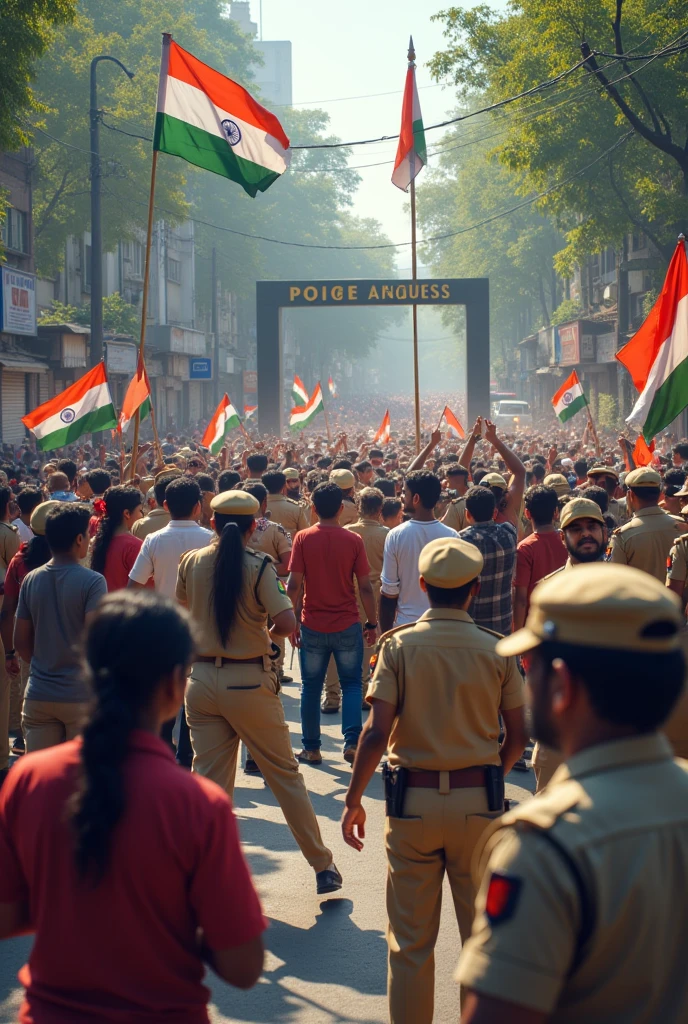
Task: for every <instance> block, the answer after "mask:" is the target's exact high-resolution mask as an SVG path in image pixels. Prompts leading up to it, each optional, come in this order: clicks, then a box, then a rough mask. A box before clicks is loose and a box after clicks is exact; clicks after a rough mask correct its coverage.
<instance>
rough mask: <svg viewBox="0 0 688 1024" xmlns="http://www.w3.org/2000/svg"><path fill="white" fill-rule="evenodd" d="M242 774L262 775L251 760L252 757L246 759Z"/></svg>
mask: <svg viewBox="0 0 688 1024" xmlns="http://www.w3.org/2000/svg"><path fill="white" fill-rule="evenodd" d="M244 773H245V774H246V775H262V774H263V773H262V772H261V770H260V768H259V767H258V765H257V764H256V762H255V761H254V760H253V758H252V757H247V758H246V764H245V765H244Z"/></svg>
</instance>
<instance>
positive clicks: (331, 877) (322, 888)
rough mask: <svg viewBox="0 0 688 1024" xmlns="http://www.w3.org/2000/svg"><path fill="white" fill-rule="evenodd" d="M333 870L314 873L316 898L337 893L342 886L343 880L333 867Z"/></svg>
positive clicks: (326, 869)
mask: <svg viewBox="0 0 688 1024" xmlns="http://www.w3.org/2000/svg"><path fill="white" fill-rule="evenodd" d="M333 868H334V870H333ZM333 868H325V870H324V871H318V872H316V875H315V885H316V892H317V894H318V896H324V895H325V894H326V893H328V892H337V890H338V889H341V887H342V885H343V884H344V879H343V878H342V876H341V875H340V874H339V872H338V871H337V868H336V867H335V866H334V865H333Z"/></svg>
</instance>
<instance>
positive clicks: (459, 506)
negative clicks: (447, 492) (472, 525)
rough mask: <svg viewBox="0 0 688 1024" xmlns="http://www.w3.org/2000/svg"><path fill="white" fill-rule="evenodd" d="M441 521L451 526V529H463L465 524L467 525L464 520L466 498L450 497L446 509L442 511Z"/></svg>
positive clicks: (457, 530)
mask: <svg viewBox="0 0 688 1024" xmlns="http://www.w3.org/2000/svg"><path fill="white" fill-rule="evenodd" d="M442 522H443V523H444V525H445V526H451V528H452V530H456V532H457V533H458V532H459V530H463V529H464V527H465V526H468V523H467V522H466V499H465V498H452V500H451V501H450V502H449V505H448V506H447V511H446V512H445V513H444V516H443V518H442Z"/></svg>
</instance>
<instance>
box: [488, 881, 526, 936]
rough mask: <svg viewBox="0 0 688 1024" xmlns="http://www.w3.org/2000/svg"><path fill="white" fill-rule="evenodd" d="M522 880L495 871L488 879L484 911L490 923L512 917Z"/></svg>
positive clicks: (497, 922) (496, 922)
mask: <svg viewBox="0 0 688 1024" xmlns="http://www.w3.org/2000/svg"><path fill="white" fill-rule="evenodd" d="M522 884H523V880H522V879H521V878H514V876H513V875H504V874H502V873H501V872H499V871H495V872H493V874H492V878H491V879H490V884H489V886H488V889H487V899H486V900H485V913H486V914H487V917H488V920H489V922H490V924H492V925H494V924H499V923H500V922H502V921H508V920H509V918H510V917H513V915H514V912H515V910H516V906H517V904H518V899H519V896H520V894H521V886H522Z"/></svg>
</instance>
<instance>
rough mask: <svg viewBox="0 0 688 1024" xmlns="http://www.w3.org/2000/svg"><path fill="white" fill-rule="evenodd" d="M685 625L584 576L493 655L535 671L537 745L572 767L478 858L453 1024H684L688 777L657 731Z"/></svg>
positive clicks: (655, 591) (566, 576) (646, 596)
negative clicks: (516, 659) (521, 658)
mask: <svg viewBox="0 0 688 1024" xmlns="http://www.w3.org/2000/svg"><path fill="white" fill-rule="evenodd" d="M682 621H683V616H682V614H681V608H680V603H679V601H678V599H677V598H676V596H675V595H673V594H672V593H671V592H670V591H669V590H667V589H666V587H664V586H663V585H662V584H661V583H660V582H659V581H658V580H655V579H653V578H652V576H651V575H649V574H648V573H646V572H641V571H639V570H637V569H633V568H630V567H629V566H625V565H596V564H593V565H584V566H580V567H579V568H578V569H576V571H575V573H571V572H563V573H561V574H559V575H558V576H557V577H555V578H553V579H549V580H545V581H543V582H542V583H541V584H540V585H539V586H538V587H536V589H535V591H534V592H533V597H532V602H531V606H530V612H529V615H528V619H527V622H526V626H525V628H524V629H522V630H519V631H518V632H517V633H515V634H513V635H512V636H510V637H506V638H504V639H503V640H501V641H500V642H499V644H498V645H497V650H498V652H499V653H501V654H502V655H503V656H504V657H511V656H514V655H519V654H521V655H523V654H526V653H528V654H529V655H530V656H531V661H530V668H529V671H528V684H529V691H530V701H531V706H532V713H533V726H534V730H535V733H536V736H537V737H538V738H539V739H541V740H543V741H544V742H546V743H547V744H549V745H553V746H556V747H557V748H558V749H559V750H560V751H561V753H562V755H563V757H564V760H565V763H564V764H562V765H561V767H560V768H559V769H558V770H557V772H556V774H555V776H554V778H553V779H552V782H551V783H550V785H549V787H548V788H547V791H546V792H545V793H542V794H541V795H540V796H538V797H537V798H536V799H534V800H530V801H528V802H526V803H523V804H522V805H521V806H519V807H518V808H517V809H515V810H514V811H510V812H509V813H507V814H506V815H505V816H504V817H503V818H502V819H501V820H500V822H499V823H498V825H497V826H496V827H495V829H494V831H492V830H490V832H489V833H486V835H485V837H484V847H483V849H482V855H481V851H477V852H476V861H475V864H476V867H477V874H478V875H481V876H482V884H481V889H480V893H479V896H478V899H477V904H476V911H477V913H476V919H475V923H474V926H473V934H472V936H471V938H470V939H469V941H468V943H467V944H466V946H465V947H464V949H463V950H462V952H461V958H460V961H459V968H458V974H457V978H458V980H459V981H460V982H461V984H462V985H463V986H464V987H465V988H466V989H467V990H468V992H467V994H466V998H465V1002H464V1010H463V1013H462V1015H461V1022H462V1024H497V1022H499V1024H503V1022H506V1021H508V1022H509V1024H544V1022H545V1021H547V1022H549V1024H581V1022H583V1021H584V1022H585V1024H603V1022H604V1024H607V1022H612V1021H614V1022H618V1024H658V1022H660V1021H661V1022H662V1024H683V1022H684V1021H685V1020H686V1007H687V1006H688V972H686V969H685V950H686V948H687V947H688V915H686V914H685V913H683V907H682V901H683V893H684V891H685V880H686V877H687V876H688V771H687V768H688V766H687V765H686V763H685V762H683V761H675V760H674V758H673V754H672V750H671V746H670V745H669V743H668V741H667V739H666V738H665V737H664V736H663V735H662V734H661V733H660V732H659V731H658V730H659V729H661V727H662V725H663V723H664V722H665V721H666V720H667V718H668V716H669V714H670V713H671V711H672V708H673V707H674V706H675V704H676V701H677V699H678V698H679V695H680V693H681V689H682V686H683V679H684V671H685V662H684V656H683V653H682V651H681V647H680V636H679V633H680V629H681V626H682ZM649 680H651V683H652V685H648V681H649ZM677 901H679V902H678V904H677Z"/></svg>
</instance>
